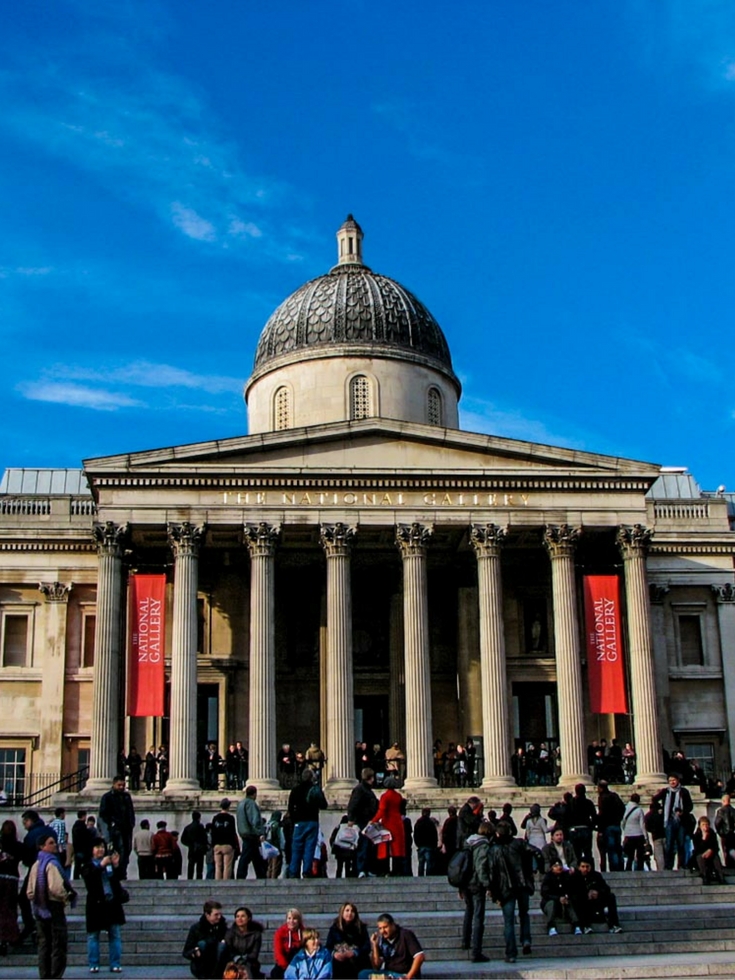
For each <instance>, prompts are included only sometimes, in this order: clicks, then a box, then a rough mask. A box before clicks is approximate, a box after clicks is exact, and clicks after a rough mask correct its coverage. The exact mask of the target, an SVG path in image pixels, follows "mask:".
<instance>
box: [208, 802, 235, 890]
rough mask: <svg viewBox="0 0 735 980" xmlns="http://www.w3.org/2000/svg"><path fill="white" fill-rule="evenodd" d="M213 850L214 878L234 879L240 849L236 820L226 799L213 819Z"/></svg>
mask: <svg viewBox="0 0 735 980" xmlns="http://www.w3.org/2000/svg"><path fill="white" fill-rule="evenodd" d="M211 833H212V849H213V851H214V877H215V879H216V880H217V881H224V880H226V879H228V878H231V877H232V865H233V863H234V860H235V853H236V852H237V851H238V850H239V849H240V844H239V842H238V839H237V826H236V825H235V818H234V817H233V816H232V814H231V813H230V801H229V800H228V799H227V798H226V797H225V799H224V800H222V802H221V803H220V811H219V813H215V815H214V816H213V817H212V827H211Z"/></svg>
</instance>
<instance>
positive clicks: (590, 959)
mask: <svg viewBox="0 0 735 980" xmlns="http://www.w3.org/2000/svg"><path fill="white" fill-rule="evenodd" d="M606 878H607V880H608V881H609V883H610V885H611V887H612V888H613V890H614V892H615V894H616V895H617V899H618V906H619V910H620V921H621V925H622V926H623V932H622V933H619V934H615V935H610V934H609V933H608V931H607V928H606V927H605V926H604V925H602V924H600V925H596V926H595V927H594V928H595V932H594V935H587V936H573V935H570V934H563V935H559V936H557V937H549V936H547V935H546V930H545V928H544V924H543V918H542V916H541V913H540V910H539V899H538V889H537V894H536V895H535V896H534V898H533V899H532V905H531V909H532V918H531V929H532V934H533V954H532V956H531V957H524V956H519V958H518V962H517V963H516V964H513V965H509V964H505V963H504V962H503V956H504V948H503V939H502V917H501V915H500V913H499V911H497V910H496V909H495V908H494V907H492V906H489V914H488V917H487V927H486V933H485V952H486V953H487V955H488V956H490V957H491V962H490V963H489V964H473V963H470V962H469V959H468V954H467V953H466V952H465V951H463V950H462V949H461V927H462V914H463V909H464V905H463V903H462V902H461V901H460V900H459V898H458V894H457V892H456V890H455V889H453V888H451V887H450V886H449V885H448V884H447V883H446V880H445V879H444V878H439V877H436V878H367V879H359V880H357V879H346V880H345V879H333V878H325V879H313V880H305V881H292V880H286V879H279V880H271V881H255V880H247V881H244V882H238V881H227V882H214V881H193V882H187V881H171V882H166V881H141V882H138V881H131V882H129V883H128V884H129V890H130V896H131V898H130V903H129V904H128V905H127V906H126V915H127V920H128V922H127V925H126V926H125V927H124V930H123V962H124V964H125V965H126V966H128V967H133V966H136V967H148V968H150V971H151V972H150V976H156V972H155V968H156V967H157V966H169V967H170V966H179V965H180V967H181V972H180V974H179V973H177V976H181V977H186V976H189V973H188V967H187V964H186V961H185V960H183V958H182V956H181V950H182V947H183V943H184V939H185V938H186V934H187V930H188V927H189V925H190V924H191V923H193V922H194V921H195V920H196V919H197V918H198V917H199V915H200V914H201V909H202V904H203V902H204V901H205V899H207V898H216V899H218V900H219V901H220V902H221V903H222V905H223V908H224V912H225V915H226V917H227V918H228V920H229V919H231V918H232V914H233V912H234V910H235V908H236V907H237V906H238V905H241V904H242V905H247V906H248V907H250V908H251V909H252V911H253V915H254V917H255V918H256V919H257V920H259V921H260V922H261V923H262V924H263V925H264V926H265V930H266V932H265V936H264V942H263V964H264V965H265V966H266V969H267V970H269V969H270V965H271V964H272V954H271V950H272V936H273V931H274V929H275V928H276V927H277V926H278V925H280V924H281V923H282V922H283V920H284V918H285V913H286V909H287V908H289V907H291V906H296V907H298V908H300V909H301V911H302V913H303V915H304V920H305V922H306V924H307V925H310V926H315V927H316V928H319V929H320V930H321V931H322V935H323V936H324V935H325V934H326V930H327V928H328V926H329V924H330V923H331V921H332V920H333V918H334V916H335V915H336V913H337V910H338V908H339V906H340V905H341V903H342V902H344V901H348V900H349V901H351V902H354V903H355V904H356V905H357V907H358V909H359V911H360V915H361V917H362V918H363V919H364V921H365V922H366V923H367V925H368V928H369V929H370V930H371V931H372V929H374V926H375V918H376V916H377V915H378V914H379V913H380V912H384V911H389V912H391V913H392V914H393V915H394V916H395V917H396V919H397V920H398V922H399V923H401V924H403V925H405V926H408V927H409V928H411V929H413V930H414V931H415V932H416V934H417V936H418V938H419V940H420V942H421V944H422V946H423V948H424V950H425V952H426V966H425V968H424V975H425V976H427V977H431V978H438V977H496V978H497V977H546V978H551V977H570V978H572V977H576V978H582V977H593V976H594V977H625V978H627V980H629V978H633V977H653V976H668V977H673V976H678V977H689V976H692V977H694V976H700V975H702V976H705V975H706V976H707V977H708V978H709V980H712V978H714V977H724V976H730V977H732V976H735V914H734V912H735V908H734V905H735V878H732V879H730V880H731V881H732V882H733V883H732V884H727V885H722V886H714V885H713V886H709V887H705V886H704V885H703V884H702V883H701V882H700V880H699V878H698V877H696V876H695V875H692V874H689V873H686V872H633V873H627V874H625V873H622V872H619V873H611V874H608V875H606ZM80 886H81V888H80V903H79V905H78V907H77V909H76V910H75V911H74V912H72V913H71V915H70V918H69V931H70V965H74V966H82V965H83V964H84V963H85V962H86V958H85V956H86V937H85V931H84V915H83V913H84V886H83V884H82V883H81V882H80ZM654 954H663V955H664V956H665V957H666V960H665V963H664V964H663V965H662V962H661V961H658V962H657V963H654V962H652V961H647V960H646V957H650V956H652V955H654ZM674 954H689V955H688V956H683V955H682V956H679V957H678V958H677V956H675V955H674ZM719 954H721V955H719ZM104 955H105V951H104V943H103V956H104ZM711 955H717V956H718V959H719V962H717V963H715V964H712V963H711V962H710V963H709V965H708V964H707V963H706V962H705V959H706V957H707V956H710V957H711ZM611 956H614V957H618V958H620V957H623V958H625V959H624V960H619V959H616V960H615V961H614V962H612V961H609V960H608V959H607V958H608V957H611ZM103 962H105V961H104V960H103ZM33 963H34V958H33V953H32V950H31V948H30V947H26V949H25V950H24V951H23V952H14V953H12V954H11V956H10V957H9V958H8V959H5V960H3V961H0V976H12V973H8V972H6V971H7V969H8V968H11V967H12V966H13V964H16V965H18V966H20V965H24V966H30V965H33ZM611 964H612V965H611ZM145 975H146V976H148V975H149V974H145ZM167 976H171V973H167Z"/></svg>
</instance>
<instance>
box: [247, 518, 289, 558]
mask: <svg viewBox="0 0 735 980" xmlns="http://www.w3.org/2000/svg"><path fill="white" fill-rule="evenodd" d="M243 532H244V536H245V544H246V545H247V546H248V549H249V551H250V557H251V558H258V557H262V558H270V557H272V556H273V554H274V553H275V550H276V545H277V544H278V538H279V536H280V534H281V525H280V524H268V523H267V522H266V521H260V522H259V523H258V524H245V526H244V528H243Z"/></svg>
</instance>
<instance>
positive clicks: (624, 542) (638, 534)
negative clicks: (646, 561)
mask: <svg viewBox="0 0 735 980" xmlns="http://www.w3.org/2000/svg"><path fill="white" fill-rule="evenodd" d="M652 537H653V531H652V530H651V529H650V528H648V527H645V526H644V525H643V524H634V525H633V527H626V526H625V524H621V525H620V527H619V528H618V531H617V534H616V535H615V543H616V544H617V546H618V548H619V549H620V551H621V553H622V555H623V558H629V557H630V556H631V555H633V554H638V553H640V554H642V555H644V556H645V554H646V552H647V551H648V546H649V545H650V543H651V538H652Z"/></svg>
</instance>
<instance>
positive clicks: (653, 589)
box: [648, 582, 670, 606]
mask: <svg viewBox="0 0 735 980" xmlns="http://www.w3.org/2000/svg"><path fill="white" fill-rule="evenodd" d="M669 592H670V587H669V586H668V585H658V584H657V583H656V582H651V583H650V585H649V586H648V598H649V600H650V602H651V605H652V606H662V605H663V604H664V599H665V598H666V596H667V594H668V593H669Z"/></svg>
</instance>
